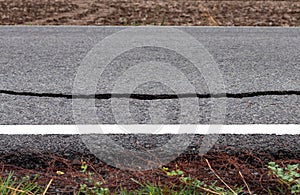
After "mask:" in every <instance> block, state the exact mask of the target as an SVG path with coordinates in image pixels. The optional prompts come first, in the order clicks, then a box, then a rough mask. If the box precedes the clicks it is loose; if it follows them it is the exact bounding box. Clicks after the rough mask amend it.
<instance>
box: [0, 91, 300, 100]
mask: <svg viewBox="0 0 300 195" xmlns="http://www.w3.org/2000/svg"><path fill="white" fill-rule="evenodd" d="M0 93H1V94H7V95H16V96H32V97H50V98H66V99H111V98H129V99H137V100H160V99H180V98H196V97H197V98H200V99H208V98H237V99H241V98H247V97H258V96H271V95H276V96H281V95H300V91H294V90H290V91H255V92H245V93H216V94H209V93H207V94H198V93H185V94H153V95H151V94H135V93H133V94H125V93H124V94H122V93H105V94H87V95H84V94H63V93H35V92H18V91H11V90H0Z"/></svg>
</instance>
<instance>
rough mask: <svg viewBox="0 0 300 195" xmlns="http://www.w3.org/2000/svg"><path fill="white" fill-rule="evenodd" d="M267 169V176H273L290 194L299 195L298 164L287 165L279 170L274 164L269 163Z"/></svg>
mask: <svg viewBox="0 0 300 195" xmlns="http://www.w3.org/2000/svg"><path fill="white" fill-rule="evenodd" d="M268 168H269V170H270V172H269V174H270V175H275V176H276V177H277V178H278V181H279V183H280V184H283V185H286V186H287V187H288V189H289V190H290V191H291V193H292V194H298V193H300V169H299V164H294V165H287V166H286V167H284V168H281V167H279V165H277V164H276V163H275V162H270V163H269V164H268ZM279 190H280V189H279ZM280 191H281V190H280Z"/></svg>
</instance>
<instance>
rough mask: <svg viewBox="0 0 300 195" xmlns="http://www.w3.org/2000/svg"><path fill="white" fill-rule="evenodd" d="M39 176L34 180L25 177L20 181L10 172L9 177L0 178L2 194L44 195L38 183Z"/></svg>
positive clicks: (0, 191)
mask: <svg viewBox="0 0 300 195" xmlns="http://www.w3.org/2000/svg"><path fill="white" fill-rule="evenodd" d="M37 179H38V176H36V177H35V178H34V179H33V180H30V179H29V177H23V178H22V179H21V180H18V179H17V178H16V177H14V174H13V172H10V173H9V174H8V176H7V177H4V178H2V177H0V193H1V194H2V195H24V194H26V195H29V194H30V195H35V194H42V193H43V189H42V188H40V187H39V185H38V184H37V183H36V181H37Z"/></svg>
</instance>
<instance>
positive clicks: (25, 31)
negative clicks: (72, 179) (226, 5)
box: [0, 26, 300, 157]
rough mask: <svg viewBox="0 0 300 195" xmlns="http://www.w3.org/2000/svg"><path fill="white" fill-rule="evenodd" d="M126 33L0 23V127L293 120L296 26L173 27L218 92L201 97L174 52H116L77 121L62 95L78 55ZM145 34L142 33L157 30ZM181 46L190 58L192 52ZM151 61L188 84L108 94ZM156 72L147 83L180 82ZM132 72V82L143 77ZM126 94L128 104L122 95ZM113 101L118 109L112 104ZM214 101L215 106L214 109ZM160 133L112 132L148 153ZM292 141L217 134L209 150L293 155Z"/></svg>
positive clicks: (70, 86)
mask: <svg viewBox="0 0 300 195" xmlns="http://www.w3.org/2000/svg"><path fill="white" fill-rule="evenodd" d="M127 28H128V27H92V26H89V27H78V26H77V27H75V26H60V27H48V26H46V27H31V26H2V27H1V28H0V45H1V47H0V90H1V97H0V98H1V116H0V124H1V125H25V124H28V125H35V124H39V125H41V124H43V125H51V124H78V123H80V124H116V123H123V124H137V123H138V124H157V123H160V124H211V123H214V122H215V121H216V122H217V123H222V124H299V122H300V109H299V105H300V104H299V103H300V102H299V91H300V85H299V83H300V77H299V75H300V55H299V53H300V28H258V27H255V28H254V27H247V28H246V27H239V28H232V27H174V28H175V29H177V30H180V31H183V32H184V33H187V36H192V37H193V38H195V40H197V41H198V42H199V43H201V45H202V46H203V48H205V52H207V53H208V54H210V57H211V58H210V59H213V60H214V62H215V63H216V64H217V67H218V71H219V73H220V75H221V76H222V81H223V83H224V85H223V86H222V87H224V88H223V89H224V91H221V92H220V93H219V94H218V93H214V92H211V86H209V85H211V83H210V84H209V83H207V82H208V81H207V79H206V78H209V77H207V73H209V72H205V73H203V72H201V71H198V72H197V69H195V66H193V64H192V62H191V61H189V60H188V59H187V58H185V57H184V56H182V55H181V54H178V53H176V52H175V51H174V50H170V49H166V48H162V47H154V46H144V47H136V48H134V49H131V50H128V51H126V52H124V53H121V54H120V55H118V56H117V57H116V58H114V60H113V61H112V62H110V63H109V64H108V65H107V66H106V67H105V70H104V71H103V72H102V74H101V75H100V76H99V80H98V81H97V83H96V88H95V90H94V91H93V92H94V93H95V94H97V95H96V96H95V97H94V98H93V97H92V98H91V97H90V96H89V94H81V95H83V96H82V97H81V98H80V97H79V98H78V99H79V100H80V101H78V102H79V104H80V103H86V102H85V101H86V100H93V101H92V102H88V103H87V104H86V105H84V104H83V106H82V108H83V109H86V110H88V111H83V112H84V113H86V114H87V115H84V116H83V117H82V118H81V115H77V118H76V116H75V115H76V114H77V113H78V111H77V110H76V108H74V102H73V101H74V100H73V99H72V93H73V92H74V86H75V85H74V83H76V76H77V75H78V70H79V68H80V67H81V66H82V63H83V60H84V58H86V56H88V55H89V52H90V51H91V50H92V49H93V48H94V47H95V46H97V44H98V46H99V43H100V46H101V41H103V40H105V38H106V39H107V37H111V36H113V35H114V34H116V33H119V32H120V31H122V30H124V29H125V30H126V29H127ZM130 28H132V29H134V28H136V27H130ZM147 28H148V29H147V30H148V33H150V34H151V32H152V31H153V32H155V31H156V28H158V27H147ZM134 36H135V37H140V38H141V37H142V38H143V36H145V35H144V34H139V33H136V34H134ZM119 38H120V40H126V39H128V36H127V35H126V33H123V34H122V33H121V34H120V37H119ZM137 39H138V38H137ZM172 39H174V40H180V41H181V42H180V41H179V42H177V43H182V44H183V45H184V44H185V43H184V41H185V38H182V37H178V36H177V35H176V34H174V37H172V34H170V40H172ZM154 42H155V40H154ZM118 44H119V46H120V47H121V46H122V44H123V43H118V42H116V41H115V42H114V40H112V44H111V47H110V48H107V52H108V53H109V51H114V50H115V49H118ZM178 47H179V46H178ZM190 50H191V54H193V52H194V50H193V48H190ZM102 52H104V53H105V51H102ZM107 55H108V56H109V54H107ZM101 57H103V56H101ZM104 57H105V56H104ZM104 57H103V58H104ZM153 61H155V62H162V63H160V65H164V64H166V63H169V64H171V65H172V66H174V67H176V68H177V69H176V70H179V72H181V73H183V75H184V76H183V77H182V78H187V79H188V81H190V82H191V83H192V86H193V87H194V88H186V86H185V85H184V84H182V85H181V84H180V85H178V86H177V89H176V90H177V91H180V92H182V93H177V91H174V90H173V89H172V88H171V87H169V86H167V85H164V84H163V83H161V82H158V81H157V80H154V81H153V82H148V81H147V79H145V81H147V82H145V83H143V84H141V85H138V86H135V88H134V89H133V91H128V92H126V93H124V90H119V91H118V89H117V90H116V92H117V93H116V94H113V92H115V91H113V90H112V89H113V87H114V85H115V84H116V82H119V80H118V78H119V77H120V76H122V74H125V73H126V71H128V70H131V69H130V68H131V67H133V65H137V64H139V63H143V62H153ZM158 64H159V63H158ZM148 65H149V64H148ZM150 65H151V64H150ZM150 65H149V66H150ZM152 65H153V64H152ZM156 65H157V64H155V65H154V68H155V66H156ZM165 67H168V66H165ZM165 67H164V66H162V67H161V71H156V73H157V75H158V76H157V78H160V77H164V76H165V77H166V78H170V80H171V81H173V82H174V80H172V79H174V78H175V79H176V78H181V77H180V76H177V75H174V74H173V73H174V72H175V73H176V71H170V69H168V68H165ZM144 68H145V67H144ZM156 68H157V67H156ZM150 69H151V68H150ZM154 70H155V69H154ZM157 70H160V69H159V67H158V69H157ZM172 70H173V69H172ZM195 70H196V71H195ZM143 71H145V72H147V71H148V69H147V67H146V68H145V69H140V72H143ZM133 72H134V71H133ZM128 74H129V75H127V76H128V78H126V79H127V80H126V79H125V83H126V82H130V81H131V80H134V79H135V76H134V75H131V73H130V71H129V73H128ZM211 74H213V73H211ZM141 75H142V76H143V74H142V73H141V74H140V75H139V78H138V79H137V80H139V81H140V80H143V77H142V76H141ZM220 80H221V79H220ZM216 82H218V81H216ZM179 83H180V82H179ZM117 84H118V83H117ZM83 91H84V90H83ZM87 91H89V89H88V90H87ZM132 93H133V94H135V95H136V97H138V98H135V96H134V95H133V96H132V95H130V94H132ZM147 95H148V96H147ZM149 95H150V96H149ZM174 95H175V96H174ZM177 96H178V98H177ZM180 96H182V97H180ZM73 97H76V96H73ZM115 102H117V103H118V104H119V105H121V106H120V107H119V106H113V108H112V104H113V103H115ZM90 103H94V104H93V105H92V106H93V107H92V108H89V107H88V106H87V105H91V104H90ZM182 103H183V104H184V105H185V107H182V106H181V104H182ZM218 103H220V104H221V105H222V107H221V108H220V107H218V105H217V106H216V105H215V104H218ZM123 105H127V109H128V110H124V106H123ZM94 108H95V109H94ZM186 108H194V109H195V110H194V111H195V113H189V110H188V109H186ZM218 109H221V112H224V113H222V114H223V115H220V114H219V115H218V117H220V118H221V119H219V118H218V119H214V115H215V114H216V113H218V111H219V110H218ZM90 110H96V111H95V113H96V114H91V115H90V113H92V112H90ZM74 113H75V114H74ZM116 114H117V117H116ZM78 116H79V117H78ZM74 118H76V120H75V119H74ZM170 136H171V135H164V136H154V135H153V136H150V135H148V136H145V135H126V136H125V135H112V137H113V138H114V139H116V140H117V142H120V143H126V144H125V146H126V145H127V147H129V148H130V147H131V146H134V143H133V142H134V141H130V140H136V139H141V140H142V142H143V143H144V144H146V146H145V147H146V148H147V147H148V146H147V143H151V144H150V145H152V147H156V146H159V145H160V144H161V143H164V142H165V140H168V139H169V138H168V137H170ZM199 136H200V137H201V135H199ZM199 136H198V137H199ZM196 137H197V136H196ZM199 139H200V138H199ZM199 139H198V138H195V139H193V140H194V141H193V142H192V144H191V148H193V147H194V148H196V145H197V144H196V142H197V140H199ZM126 140H127V141H126ZM149 140H150V141H149ZM154 140H155V141H154ZM195 140H196V142H195ZM299 140H300V139H299V136H298V135H282V136H276V135H222V136H220V137H219V140H218V142H217V144H216V146H215V147H216V148H224V147H225V148H230V150H231V151H234V150H236V149H241V148H248V149H253V150H256V151H258V150H261V149H263V150H264V151H272V152H271V153H274V154H278V153H280V152H283V153H285V154H289V153H290V154H293V155H296V156H297V157H300V150H299V146H300V142H299ZM0 145H1V147H0V148H1V152H4V153H5V152H8V151H20V150H29V149H30V150H31V149H36V150H38V151H42V152H55V153H57V152H58V153H62V154H66V153H67V152H64V151H67V150H72V151H83V152H84V151H85V147H84V146H83V145H84V144H83V143H82V140H81V139H80V136H78V135H68V136H64V135H40V136H39V135H35V136H33V135H32V136H26V135H13V136H11V135H10V136H9V135H1V139H0ZM66 148H69V149H66ZM192 150H195V149H192ZM291 151H292V152H291ZM74 153H75V152H74Z"/></svg>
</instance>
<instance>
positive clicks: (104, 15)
mask: <svg viewBox="0 0 300 195" xmlns="http://www.w3.org/2000/svg"><path fill="white" fill-rule="evenodd" d="M0 24H2V25H15V24H25V25H196V26H198V25H199V26H204V25H205V26H300V1H299V0H298V1H292V0H289V1H277V0H276V1H275V0H274V1H254V0H244V1H233V0H231V1H220V0H219V1H210V0H188V1H186V0H177V1H174V0H147V1H146V0H145V1H141V0H0Z"/></svg>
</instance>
